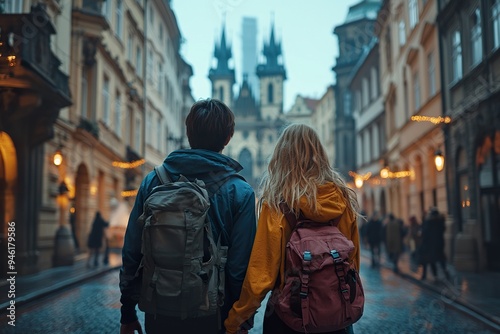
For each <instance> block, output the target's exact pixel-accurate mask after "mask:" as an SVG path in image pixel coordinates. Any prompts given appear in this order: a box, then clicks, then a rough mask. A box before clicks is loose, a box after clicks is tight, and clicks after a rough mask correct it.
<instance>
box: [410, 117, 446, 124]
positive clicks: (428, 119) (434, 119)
mask: <svg viewBox="0 0 500 334" xmlns="http://www.w3.org/2000/svg"><path fill="white" fill-rule="evenodd" d="M410 119H411V120H412V121H414V122H431V123H433V124H439V123H445V124H448V123H451V117H449V116H445V117H442V116H438V117H432V116H420V115H414V116H411V117H410Z"/></svg>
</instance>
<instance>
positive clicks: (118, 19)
mask: <svg viewBox="0 0 500 334" xmlns="http://www.w3.org/2000/svg"><path fill="white" fill-rule="evenodd" d="M122 27H123V1H122V0H117V1H116V8H115V30H116V31H115V33H116V36H118V38H119V39H122Z"/></svg>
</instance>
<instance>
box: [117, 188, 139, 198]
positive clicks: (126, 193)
mask: <svg viewBox="0 0 500 334" xmlns="http://www.w3.org/2000/svg"><path fill="white" fill-rule="evenodd" d="M138 192H139V189H134V190H124V191H122V192H121V195H122V197H134V196H136V195H137V193H138Z"/></svg>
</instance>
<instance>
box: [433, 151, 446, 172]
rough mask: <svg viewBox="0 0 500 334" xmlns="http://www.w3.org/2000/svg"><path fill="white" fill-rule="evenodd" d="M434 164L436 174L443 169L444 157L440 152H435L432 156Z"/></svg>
mask: <svg viewBox="0 0 500 334" xmlns="http://www.w3.org/2000/svg"><path fill="white" fill-rule="evenodd" d="M434 164H435V165H436V170H437V171H438V172H440V171H442V170H443V168H444V156H443V153H441V150H437V151H436V154H435V155H434Z"/></svg>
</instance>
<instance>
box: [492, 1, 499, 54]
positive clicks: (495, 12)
mask: <svg viewBox="0 0 500 334" xmlns="http://www.w3.org/2000/svg"><path fill="white" fill-rule="evenodd" d="M491 12H492V20H493V47H494V48H495V49H496V48H498V47H499V46H500V0H495V2H494V3H493V7H492V10H491Z"/></svg>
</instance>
